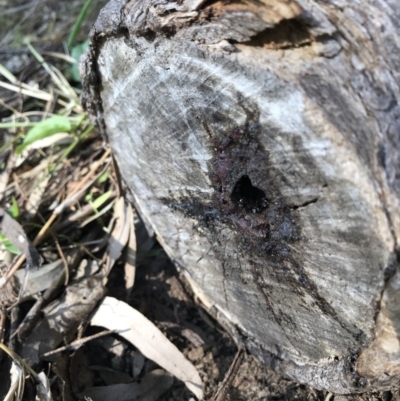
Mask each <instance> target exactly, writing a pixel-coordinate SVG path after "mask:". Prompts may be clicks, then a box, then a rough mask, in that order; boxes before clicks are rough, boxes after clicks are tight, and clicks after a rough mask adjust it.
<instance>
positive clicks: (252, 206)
mask: <svg viewBox="0 0 400 401" xmlns="http://www.w3.org/2000/svg"><path fill="white" fill-rule="evenodd" d="M231 200H232V202H233V203H235V204H236V205H237V206H239V207H243V208H245V209H246V210H247V211H249V212H252V213H260V212H261V211H263V210H264V209H265V208H266V207H267V206H268V200H267V198H266V196H265V192H264V191H263V190H262V189H260V188H257V187H255V186H253V184H252V183H251V180H250V177H249V176H248V175H243V176H241V177H240V178H239V180H238V181H237V182H236V184H235V186H234V187H233V191H232V194H231Z"/></svg>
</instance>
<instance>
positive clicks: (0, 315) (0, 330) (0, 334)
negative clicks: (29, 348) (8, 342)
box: [0, 308, 7, 343]
mask: <svg viewBox="0 0 400 401" xmlns="http://www.w3.org/2000/svg"><path fill="white" fill-rule="evenodd" d="M6 316H7V315H6V310H5V309H4V308H1V310H0V343H3V342H4V333H5V330H6V329H5V325H6Z"/></svg>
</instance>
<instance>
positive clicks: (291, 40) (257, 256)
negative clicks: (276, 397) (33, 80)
mask: <svg viewBox="0 0 400 401" xmlns="http://www.w3.org/2000/svg"><path fill="white" fill-rule="evenodd" d="M399 21H400V3H399V2H398V1H395V0H390V1H388V0H374V1H373V0H354V1H352V2H347V1H342V0H326V1H323V2H322V1H317V0H296V1H292V0H261V1H256V0H237V1H222V0H221V1H204V0H179V1H166V0H136V1H130V2H126V1H124V0H114V1H111V2H110V3H109V4H108V5H107V6H106V8H105V9H103V11H102V13H101V15H100V17H99V19H98V21H97V22H96V24H95V25H94V27H93V29H92V33H91V42H90V45H89V50H88V52H87V54H86V56H85V58H84V60H83V62H82V68H83V86H84V95H83V101H84V104H85V106H86V108H87V109H88V111H89V112H90V113H91V115H92V116H93V117H94V119H95V121H96V124H97V126H98V127H99V129H101V131H102V132H103V133H104V134H105V135H107V138H108V140H109V142H110V144H111V147H112V149H113V152H114V154H115V158H116V160H117V163H118V165H119V168H120V171H121V175H122V177H123V179H124V181H125V183H126V185H127V186H128V187H129V189H130V190H131V191H132V193H133V197H134V203H135V205H136V207H137V208H138V210H139V212H140V213H141V215H142V217H143V219H144V220H145V221H146V222H147V223H148V225H149V226H150V227H151V228H152V229H153V230H154V231H155V233H156V234H157V237H158V239H159V241H160V242H161V244H162V245H163V247H164V248H165V250H166V251H167V252H168V254H169V255H170V257H171V258H172V259H173V260H174V262H175V263H176V265H177V266H178V267H179V268H180V269H182V270H183V271H185V272H186V274H187V275H188V276H189V277H190V280H191V282H192V283H193V285H195V286H197V287H198V288H199V289H200V290H201V291H202V292H203V295H204V297H207V299H208V300H209V301H210V302H211V304H212V305H213V306H214V307H215V308H216V309H218V310H219V312H220V313H222V314H223V315H224V316H225V317H226V318H228V319H229V321H230V322H232V323H233V324H234V325H235V326H236V327H237V330H238V331H239V332H240V335H241V337H242V339H243V341H244V342H245V343H246V346H247V348H248V349H249V350H250V351H251V352H252V353H254V354H255V355H256V356H258V357H259V358H260V359H261V360H263V361H264V362H265V363H267V364H268V365H270V366H272V367H274V368H275V369H276V370H278V371H279V372H282V373H284V374H286V375H288V376H289V377H291V378H293V379H296V380H298V381H300V382H303V383H307V384H309V385H311V386H314V387H315V388H318V389H326V390H329V391H331V392H333V393H337V394H347V393H353V392H363V391H368V390H375V389H381V390H382V389H391V388H394V387H397V386H399V383H400V341H399V338H400V312H399V310H400V292H399V287H400V272H399V270H400V269H399V266H400V263H399V260H400V257H399V255H400V252H399V249H400V247H399V238H400V120H399V118H400V106H399V104H398V102H399V99H400V91H399V84H400V23H399Z"/></svg>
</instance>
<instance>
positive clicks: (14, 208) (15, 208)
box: [8, 197, 19, 219]
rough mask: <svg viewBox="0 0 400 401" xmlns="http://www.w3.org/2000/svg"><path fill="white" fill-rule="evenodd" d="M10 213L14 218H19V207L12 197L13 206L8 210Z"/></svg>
mask: <svg viewBox="0 0 400 401" xmlns="http://www.w3.org/2000/svg"><path fill="white" fill-rule="evenodd" d="M8 213H9V214H10V215H11V216H12V217H13V218H14V219H17V218H18V216H19V207H18V203H17V201H16V199H15V198H14V197H12V206H11V207H10V208H9V209H8Z"/></svg>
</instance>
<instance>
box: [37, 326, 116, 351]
mask: <svg viewBox="0 0 400 401" xmlns="http://www.w3.org/2000/svg"><path fill="white" fill-rule="evenodd" d="M115 332H116V331H115V330H105V331H102V332H100V333H97V334H93V335H92V336H89V337H84V338H81V339H79V340H76V341H72V343H70V344H68V345H65V346H64V347H60V348H57V349H54V350H53V351H49V352H46V353H45V354H42V355H41V356H40V357H41V358H47V357H49V356H51V355H54V354H59V353H60V352H64V351H68V350H71V349H73V350H74V349H76V348H78V347H80V346H81V345H83V344H85V343H87V342H89V341H91V340H95V339H96V338H100V337H104V336H107V335H108V334H113V333H115Z"/></svg>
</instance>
